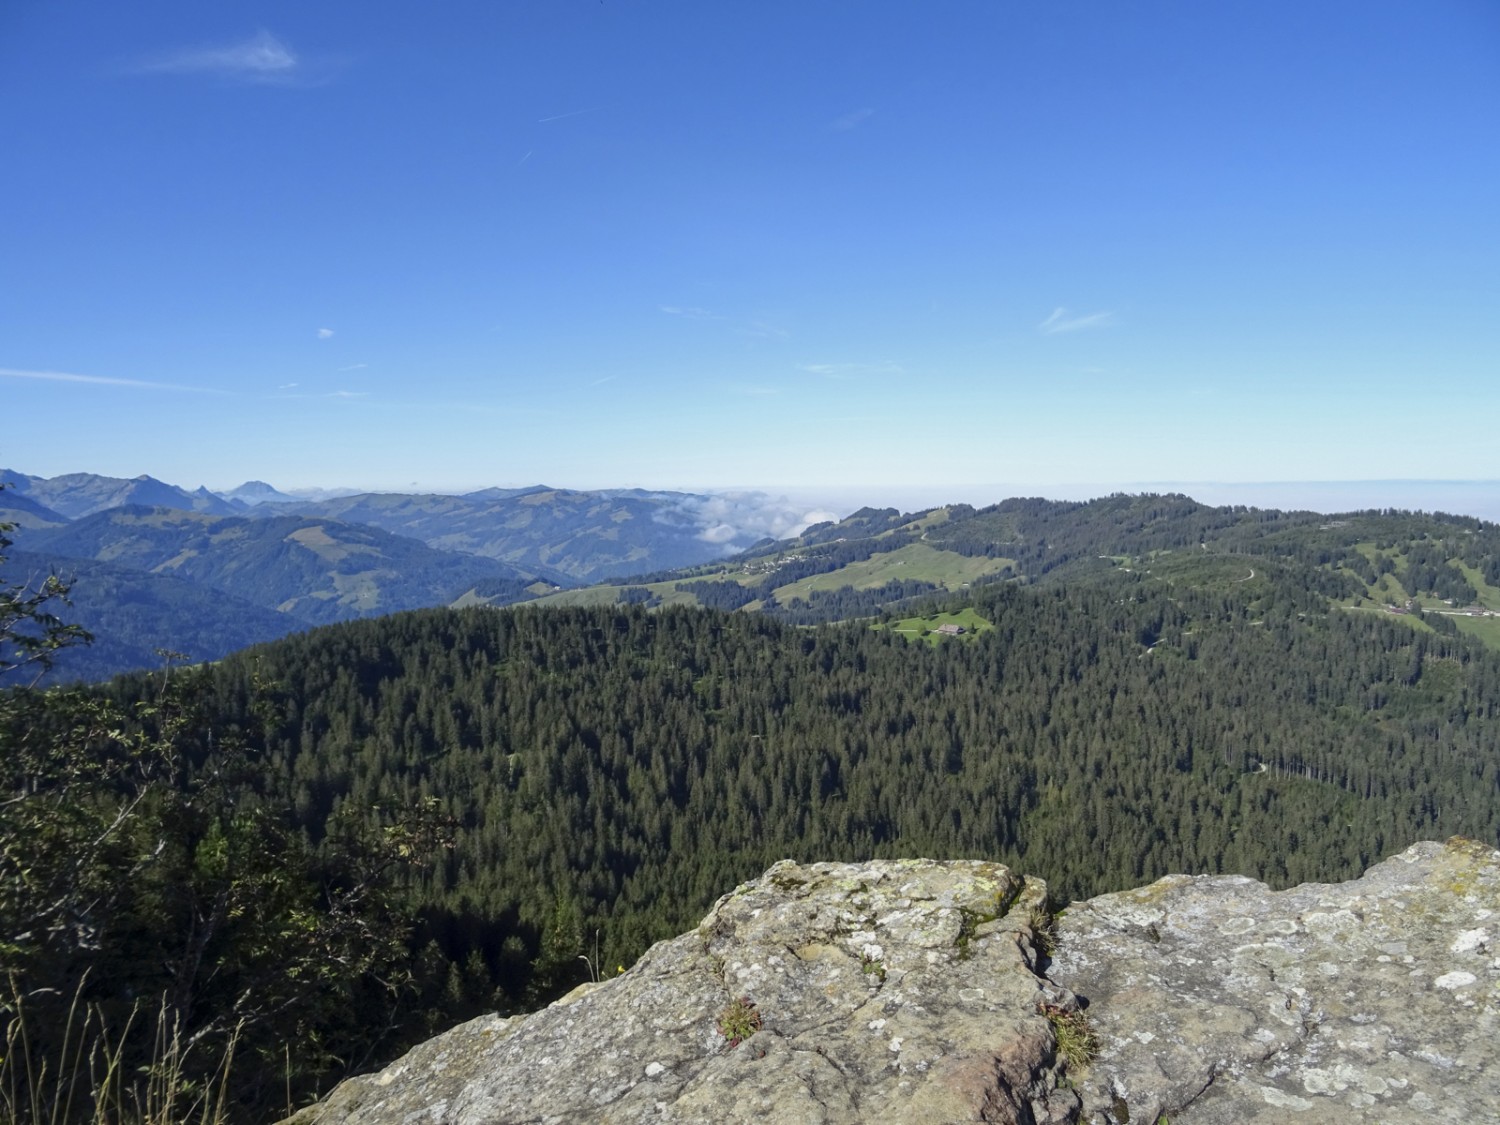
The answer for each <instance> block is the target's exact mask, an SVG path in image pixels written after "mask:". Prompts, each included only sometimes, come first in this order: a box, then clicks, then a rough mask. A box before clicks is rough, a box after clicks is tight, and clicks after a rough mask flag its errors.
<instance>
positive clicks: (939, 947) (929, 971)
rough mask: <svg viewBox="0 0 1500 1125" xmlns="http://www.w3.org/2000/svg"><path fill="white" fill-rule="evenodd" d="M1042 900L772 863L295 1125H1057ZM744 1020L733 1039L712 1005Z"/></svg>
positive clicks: (906, 877) (974, 870) (981, 874)
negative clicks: (1041, 942) (743, 1008)
mask: <svg viewBox="0 0 1500 1125" xmlns="http://www.w3.org/2000/svg"><path fill="white" fill-rule="evenodd" d="M1045 893H1046V891H1045V887H1044V886H1043V885H1042V884H1041V883H1040V882H1039V881H1038V880H1034V879H1033V880H1026V879H1022V878H1021V877H1019V876H1017V875H1015V874H1013V873H1012V872H1011V871H1010V869H1009V868H1006V867H1004V866H1002V865H1000V864H995V863H981V862H955V863H936V862H931V861H927V860H910V861H890V862H872V863H863V864H833V863H819V864H812V865H807V866H803V865H798V864H795V863H792V862H790V861H783V862H781V863H778V864H776V865H775V866H773V867H772V868H771V869H770V870H769V871H767V872H766V874H765V875H764V876H762V877H761V878H760V879H758V880H756V881H755V882H752V883H747V884H745V885H744V886H741V887H740V888H739V889H737V890H736V891H734V892H733V893H732V894H729V895H727V896H725V897H724V898H722V899H720V900H719V902H718V903H717V904H716V905H715V906H714V908H713V910H712V911H711V912H710V913H709V915H708V917H707V918H705V919H704V921H703V923H702V924H701V925H700V926H699V927H698V929H697V930H696V931H695V932H692V933H688V934H684V935H682V936H681V937H678V938H674V939H673V940H671V941H666V942H661V943H659V944H657V945H656V946H654V947H652V949H651V950H650V951H649V952H648V953H647V954H646V956H645V957H644V958H643V959H642V960H641V961H640V962H639V963H638V964H636V965H635V966H634V967H632V968H631V969H630V971H629V972H627V973H625V974H624V975H623V976H620V977H616V978H615V979H613V980H609V981H606V982H603V983H601V984H598V985H594V986H584V987H583V988H581V989H578V990H576V991H575V992H573V993H572V994H570V995H569V996H567V997H565V998H564V999H562V1000H560V1001H558V1002H557V1003H555V1004H553V1005H552V1006H551V1007H549V1008H546V1009H545V1010H543V1011H541V1012H537V1013H534V1014H532V1015H529V1016H524V1017H519V1018H515V1019H509V1020H505V1019H498V1018H481V1019H477V1020H473V1021H471V1022H469V1023H467V1024H464V1025H463V1026H461V1027H458V1028H454V1029H453V1030H452V1031H449V1032H447V1033H446V1034H444V1035H441V1036H439V1037H437V1038H436V1039H433V1040H431V1041H429V1042H427V1043H425V1044H423V1045H421V1046H419V1047H417V1048H416V1049H414V1050H413V1051H411V1052H410V1053H408V1054H407V1055H406V1056H405V1057H404V1058H402V1059H400V1060H398V1061H397V1062H395V1063H393V1064H391V1065H390V1066H389V1067H387V1068H386V1069H385V1070H383V1071H381V1072H380V1073H379V1074H375V1075H371V1076H368V1077H362V1078H356V1079H352V1080H350V1081H348V1082H345V1083H344V1084H342V1085H341V1086H339V1087H338V1089H336V1090H335V1091H334V1092H333V1094H332V1095H330V1096H329V1097H328V1098H327V1099H326V1100H325V1101H324V1102H322V1103H320V1104H319V1105H317V1106H315V1107H313V1108H312V1109H310V1110H306V1111H303V1113H301V1114H299V1115H298V1116H297V1117H296V1118H294V1120H295V1121H296V1122H298V1125H312V1123H314V1122H316V1123H318V1125H333V1123H335V1122H350V1123H354V1122H359V1123H390V1125H395V1123H398V1122H399V1123H402V1125H417V1123H423V1125H427V1123H431V1125H437V1123H445V1125H446V1123H453V1125H460V1123H461V1125H480V1123H486V1125H490V1123H500V1122H513V1123H520V1122H528V1123H530V1122H537V1123H540V1122H578V1121H599V1122H615V1123H625V1122H644V1121H650V1122H680V1123H686V1122H700V1121H713V1122H716V1123H733V1122H752V1121H753V1122H807V1123H809V1125H811V1123H815V1122H816V1123H825V1122H826V1123H835V1122H849V1123H852V1122H865V1121H881V1122H893V1123H910V1125H942V1123H944V1122H961V1121H963V1122H968V1121H985V1122H1028V1123H1033V1122H1034V1123H1044V1122H1057V1123H1061V1122H1067V1121H1073V1120H1076V1119H1077V1112H1078V1104H1079V1103H1078V1098H1077V1096H1076V1094H1074V1093H1073V1092H1072V1091H1071V1090H1066V1089H1063V1090H1059V1089H1057V1076H1056V1067H1055V1063H1056V1060H1055V1058H1054V1053H1053V1038H1052V1031H1051V1024H1050V1023H1049V1022H1048V1020H1047V1019H1046V1018H1045V1017H1044V1016H1042V1015H1039V1014H1038V1012H1039V1006H1040V1005H1041V1004H1042V1003H1043V1002H1047V1003H1055V1004H1059V1005H1063V1006H1067V1005H1070V1004H1071V1003H1072V998H1071V997H1070V996H1067V995H1066V994H1065V993H1063V992H1061V991H1060V990H1058V989H1056V988H1054V987H1052V986H1051V985H1050V984H1049V983H1048V982H1047V981H1046V980H1045V979H1043V978H1041V977H1039V976H1038V975H1037V974H1036V973H1035V972H1033V970H1032V966H1033V964H1034V962H1035V957H1036V953H1035V950H1034V947H1033V945H1032V931H1031V928H1030V924H1029V919H1030V916H1031V911H1032V909H1033V907H1037V906H1039V905H1040V904H1041V902H1042V899H1043V898H1044V896H1045ZM743 998H748V999H749V1001H750V1002H751V1003H753V1004H754V1006H755V1007H754V1012H755V1013H756V1014H757V1015H758V1016H759V1019H760V1028H759V1030H758V1031H756V1032H755V1033H754V1034H752V1035H750V1036H748V1037H747V1038H745V1039H744V1040H743V1041H742V1042H740V1043H738V1045H733V1044H732V1043H731V1042H730V1040H729V1039H727V1038H726V1037H725V1035H724V1034H723V1033H721V1031H720V1029H719V1022H720V1018H721V1015H722V1014H723V1013H724V1012H725V1010H726V1009H727V1008H728V1006H729V1005H730V1004H731V1003H732V1002H734V1001H736V1000H741V999H743Z"/></svg>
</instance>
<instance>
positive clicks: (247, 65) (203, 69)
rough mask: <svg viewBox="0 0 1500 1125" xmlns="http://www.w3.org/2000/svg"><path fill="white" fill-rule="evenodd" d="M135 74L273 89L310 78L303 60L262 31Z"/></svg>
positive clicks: (144, 66)
mask: <svg viewBox="0 0 1500 1125" xmlns="http://www.w3.org/2000/svg"><path fill="white" fill-rule="evenodd" d="M136 70H137V72H138V73H142V74H187V75H207V76H209V77H215V78H227V79H230V80H233V81H237V82H256V83H266V84H272V85H292V84H295V83H299V82H304V81H307V80H308V79H309V78H311V77H312V76H311V74H310V73H309V71H308V68H307V66H306V63H305V62H304V60H303V59H302V58H300V57H299V56H298V55H297V54H296V52H294V51H293V50H292V49H291V48H290V47H288V46H287V45H286V44H285V43H283V42H282V41H281V40H280V39H277V38H276V36H274V35H272V34H271V33H270V32H269V31H266V30H264V29H262V30H261V31H258V32H256V33H255V34H254V35H252V36H251V37H250V38H249V39H246V40H245V41H243V42H241V43H230V44H227V45H224V46H205V47H188V48H184V49H182V50H178V51H172V52H170V53H168V54H164V55H160V56H158V57H156V58H154V59H147V60H145V61H143V62H142V63H141V64H140V65H139V66H137V67H136Z"/></svg>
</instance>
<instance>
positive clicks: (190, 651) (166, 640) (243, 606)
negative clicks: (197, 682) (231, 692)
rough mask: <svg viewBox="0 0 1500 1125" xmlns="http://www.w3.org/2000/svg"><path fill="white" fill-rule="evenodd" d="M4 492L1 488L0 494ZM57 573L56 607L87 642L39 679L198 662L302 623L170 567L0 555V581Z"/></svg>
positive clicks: (28, 581) (90, 677) (21, 581)
mask: <svg viewBox="0 0 1500 1125" xmlns="http://www.w3.org/2000/svg"><path fill="white" fill-rule="evenodd" d="M0 495H3V494H0ZM51 574H56V575H57V576H58V577H59V578H60V579H61V580H62V581H64V582H66V583H67V584H68V586H69V588H70V590H69V595H68V604H67V606H66V607H63V612H64V613H65V614H66V616H67V619H68V621H69V622H70V623H72V624H74V625H77V626H80V627H81V628H83V629H85V630H86V631H87V632H88V633H89V634H90V635H91V636H92V637H93V638H94V639H93V642H92V643H91V644H88V645H79V646H76V647H73V648H70V649H68V650H67V651H66V652H64V653H62V654H60V655H59V657H58V659H57V669H56V673H55V674H53V675H49V676H44V677H43V678H42V680H41V682H42V683H58V682H66V681H71V680H84V681H93V682H97V681H100V680H107V679H109V677H111V676H116V675H119V674H120V673H121V672H122V671H130V670H136V669H160V668H162V667H163V665H164V664H165V662H166V660H167V659H168V658H167V657H165V656H164V655H163V654H164V653H173V654H176V655H175V656H174V657H172V659H178V660H186V661H188V662H190V663H195V664H196V663H199V662H201V661H205V660H219V659H221V658H223V657H225V656H228V655H229V654H230V653H231V652H235V651H236V650H238V649H242V648H246V647H247V646H249V645H253V644H258V643H260V642H261V641H271V640H275V639H276V638H278V637H284V636H286V635H287V634H288V633H294V632H296V631H298V630H299V629H305V628H308V623H306V622H303V621H300V620H298V619H295V618H290V617H288V615H287V614H285V613H278V612H277V611H276V610H274V609H267V608H266V607H264V606H261V605H256V604H255V603H253V602H249V601H246V600H244V599H243V598H238V597H235V596H234V595H232V594H227V593H225V592H224V591H222V590H216V589H213V588H211V587H208V586H204V585H201V584H200V583H197V582H190V581H188V580H187V579H185V578H179V577H177V576H176V575H172V574H149V573H143V572H141V571H139V570H134V569H131V568H130V567H126V566H117V565H115V564H113V563H104V562H96V561H94V560H91V559H62V558H60V557H58V556H56V555H33V554H31V553H29V552H27V551H17V550H11V551H10V552H8V554H7V556H6V557H4V558H0V584H14V585H24V586H26V587H28V588H32V589H35V588H36V586H37V585H38V582H39V581H40V580H42V579H44V578H45V576H47V575H51Z"/></svg>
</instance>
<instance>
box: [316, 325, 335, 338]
mask: <svg viewBox="0 0 1500 1125" xmlns="http://www.w3.org/2000/svg"><path fill="white" fill-rule="evenodd" d="M318 339H320V340H331V339H333V329H332V328H319V329H318Z"/></svg>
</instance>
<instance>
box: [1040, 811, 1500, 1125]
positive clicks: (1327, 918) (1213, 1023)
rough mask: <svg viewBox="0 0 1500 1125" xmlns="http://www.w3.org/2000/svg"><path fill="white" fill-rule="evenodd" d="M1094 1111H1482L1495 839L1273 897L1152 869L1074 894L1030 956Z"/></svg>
mask: <svg viewBox="0 0 1500 1125" xmlns="http://www.w3.org/2000/svg"><path fill="white" fill-rule="evenodd" d="M1048 972H1049V975H1050V976H1051V978H1052V979H1053V980H1055V981H1058V982H1060V983H1061V984H1063V985H1065V986H1066V987H1068V988H1070V989H1073V990H1074V991H1075V992H1077V993H1078V994H1079V995H1080V997H1086V998H1087V1001H1088V1007H1087V1014H1088V1016H1089V1019H1090V1020H1091V1022H1092V1024H1093V1027H1094V1029H1095V1031H1096V1032H1097V1034H1098V1036H1099V1040H1100V1042H1101V1045H1102V1049H1101V1051H1100V1055H1099V1058H1098V1059H1097V1060H1096V1061H1095V1063H1094V1064H1093V1066H1092V1067H1090V1069H1089V1071H1088V1073H1087V1075H1086V1076H1085V1077H1084V1078H1083V1080H1082V1081H1081V1083H1080V1085H1081V1087H1082V1092H1083V1095H1084V1101H1085V1104H1086V1106H1087V1107H1088V1110H1089V1112H1088V1114H1087V1115H1086V1117H1085V1119H1086V1120H1088V1121H1090V1122H1097V1123H1104V1122H1109V1123H1123V1122H1126V1121H1130V1122H1146V1123H1147V1125H1152V1123H1155V1122H1158V1121H1161V1120H1164V1119H1165V1120H1168V1121H1170V1122H1171V1125H1230V1123H1240V1122H1266V1123H1270V1122H1277V1123H1278V1125H1281V1123H1295V1122H1306V1123H1307V1125H1335V1123H1340V1122H1370V1123H1374V1122H1380V1123H1382V1125H1401V1123H1405V1122H1423V1123H1427V1125H1430V1123H1431V1122H1436V1121H1452V1122H1478V1121H1500V1065H1497V1064H1500V1047H1497V1033H1500V1024H1497V1005H1500V852H1496V851H1494V850H1493V849H1490V848H1487V847H1483V846H1481V845H1477V844H1475V843H1473V842H1471V841H1465V840H1452V841H1449V842H1448V844H1446V845H1443V844H1434V843H1424V844H1416V845H1414V846H1413V847H1411V848H1409V849H1407V850H1406V851H1405V852H1402V853H1401V854H1400V855H1398V856H1396V857H1394V858H1392V859H1389V860H1386V861H1385V862H1384V863H1381V864H1378V865H1376V866H1375V867H1372V868H1370V870H1369V871H1367V872H1366V873H1365V875H1364V877H1363V878H1361V879H1356V880H1353V881H1351V882H1348V883H1340V884H1317V883H1308V884H1304V885H1303V886H1300V887H1294V888H1292V889H1291V890H1287V891H1282V892H1272V891H1270V890H1268V889H1267V888H1266V887H1265V886H1264V885H1263V884H1261V883H1257V882H1254V881H1252V880H1250V879H1245V878H1242V877H1237V876H1214V877H1209V876H1203V877H1198V878H1193V877H1189V876H1183V875H1175V876H1170V877H1168V878H1165V879H1161V880H1159V881H1158V882H1156V883H1153V884H1152V885H1151V886H1149V887H1145V888H1142V889H1140V890H1135V891H1126V892H1123V893H1120V894H1112V895H1103V896H1101V897H1099V898H1095V899H1091V900H1089V901H1088V902H1084V903H1078V904H1075V905H1074V906H1073V907H1071V908H1069V909H1068V910H1067V912H1066V913H1065V914H1064V916H1063V918H1062V919H1061V922H1060V924H1059V927H1058V934H1057V952H1056V954H1055V959H1054V960H1053V962H1052V964H1051V965H1050V966H1049V969H1048Z"/></svg>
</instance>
